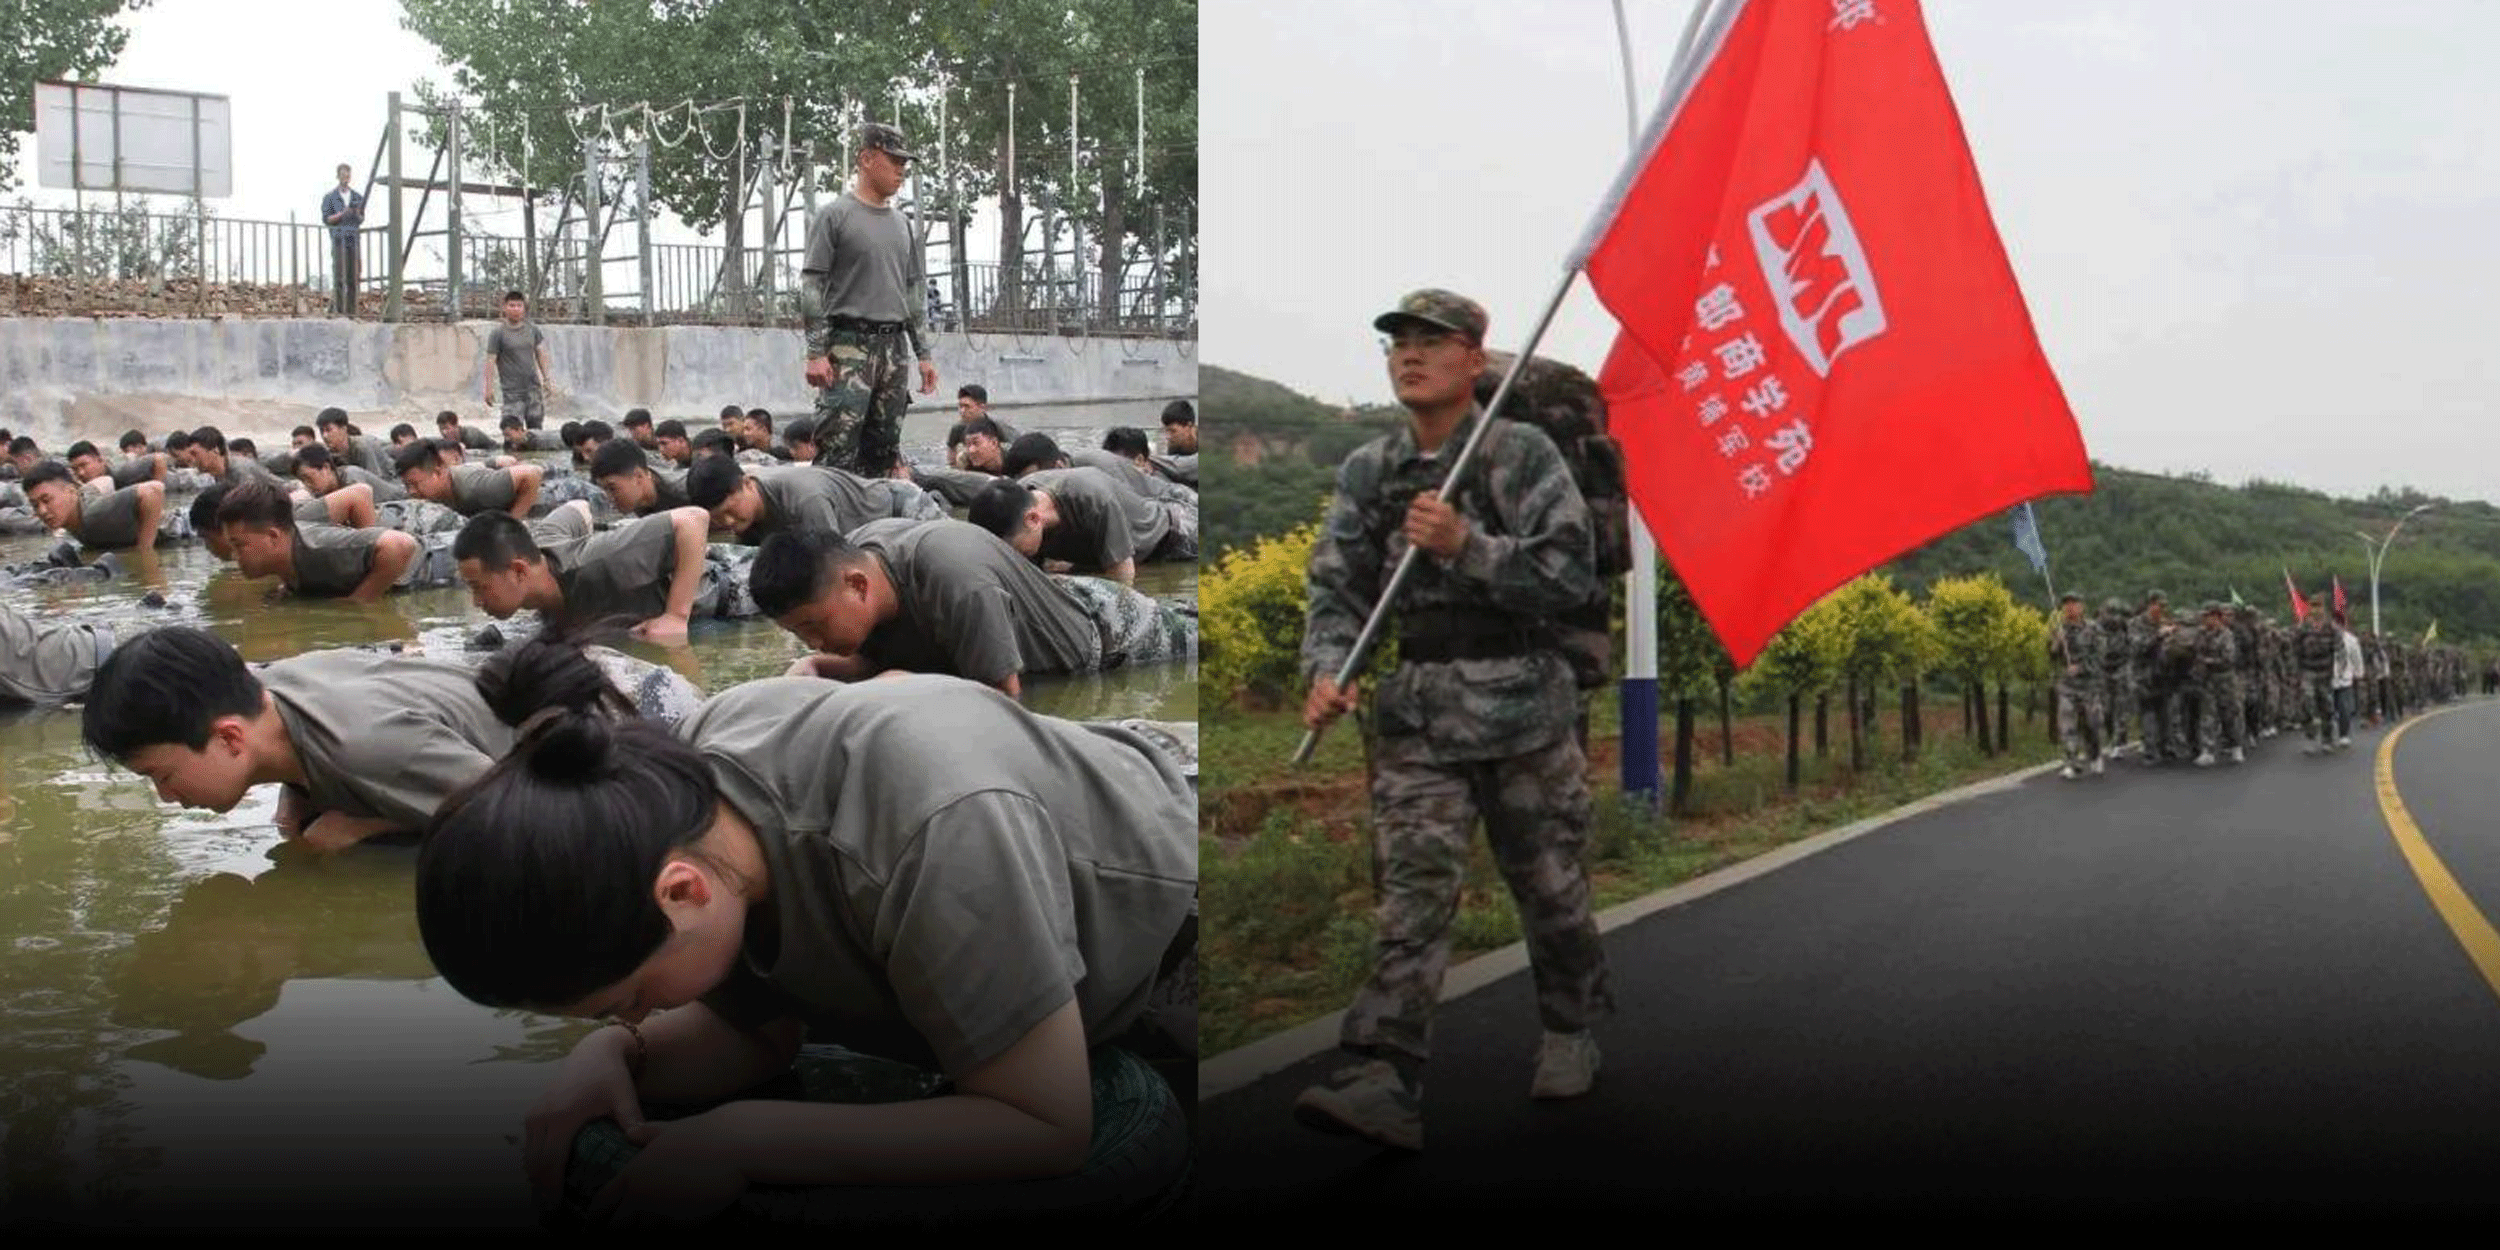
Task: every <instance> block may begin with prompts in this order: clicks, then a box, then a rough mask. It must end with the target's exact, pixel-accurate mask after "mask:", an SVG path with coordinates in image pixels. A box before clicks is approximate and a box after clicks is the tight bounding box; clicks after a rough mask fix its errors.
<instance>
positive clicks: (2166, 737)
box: [2162, 681, 2211, 760]
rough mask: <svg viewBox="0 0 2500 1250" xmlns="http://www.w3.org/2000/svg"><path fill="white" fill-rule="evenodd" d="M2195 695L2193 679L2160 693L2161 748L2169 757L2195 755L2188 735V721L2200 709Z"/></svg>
mask: <svg viewBox="0 0 2500 1250" xmlns="http://www.w3.org/2000/svg"><path fill="white" fill-rule="evenodd" d="M2196 696H2197V688H2196V683H2195V682H2193V681H2183V682H2180V683H2179V684H2178V685H2175V686H2172V687H2170V688H2169V689H2168V690H2166V691H2164V692H2163V694H2162V748H2163V750H2164V751H2165V752H2166V753H2167V754H2168V756H2169V758H2171V759H2174V760H2185V759H2194V758H2195V757H2196V752H2195V751H2194V750H2192V749H2191V747H2192V745H2193V744H2192V743H2191V742H2190V741H2189V735H2188V722H2189V720H2190V719H2191V718H2194V717H2195V716H2196V714H2197V712H2198V711H2199V710H2200V709H2199V708H2198V707H2197V705H2196ZM2204 719H2211V718H2209V717H2208V718H2204ZM2197 737H2199V738H2201V737H2203V735H2202V734H2199V735H2197Z"/></svg>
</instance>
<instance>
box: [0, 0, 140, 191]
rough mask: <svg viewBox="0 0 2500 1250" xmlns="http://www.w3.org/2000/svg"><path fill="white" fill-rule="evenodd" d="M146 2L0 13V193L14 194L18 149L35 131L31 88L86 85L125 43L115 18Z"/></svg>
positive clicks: (111, 0) (68, 2) (55, 2)
mask: <svg viewBox="0 0 2500 1250" xmlns="http://www.w3.org/2000/svg"><path fill="white" fill-rule="evenodd" d="M147 4H148V0H31V2H25V0H22V2H21V3H17V4H11V5H9V6H7V8H6V9H5V10H0V14H4V15H0V117H6V118H7V119H8V120H7V121H6V122H0V192H9V191H14V190H16V189H17V174H16V170H17V153H18V145H19V143H20V142H22V141H23V138H24V136H25V135H27V134H29V133H31V132H32V131H33V130H34V119H35V84H36V83H38V82H43V81H79V82H84V81H90V80H91V76H92V75H93V74H95V72H96V71H98V70H101V69H103V68H104V67H105V66H107V65H111V64H112V63H113V58H115V57H117V56H120V55H121V54H122V48H123V46H124V45H126V44H128V43H129V42H130V28H129V27H127V26H124V25H122V24H121V23H120V22H119V21H118V20H117V19H119V18H120V17H121V15H122V14H123V13H125V12H135V11H137V10H139V9H142V8H145V7H147Z"/></svg>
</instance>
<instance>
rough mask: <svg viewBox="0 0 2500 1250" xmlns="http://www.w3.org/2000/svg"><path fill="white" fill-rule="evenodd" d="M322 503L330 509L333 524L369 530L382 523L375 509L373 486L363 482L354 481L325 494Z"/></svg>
mask: <svg viewBox="0 0 2500 1250" xmlns="http://www.w3.org/2000/svg"><path fill="white" fill-rule="evenodd" d="M321 504H322V506H323V507H325V508H328V509H329V510H330V523H331V524H333V525H343V526H346V527H347V528H349V529H352V530H369V529H372V528H373V527H374V526H376V525H378V524H380V523H381V522H380V521H378V520H377V519H376V514H375V513H374V510H373V488H372V487H370V486H367V485H365V484H364V483H362V482H353V483H350V484H348V485H346V486H342V487H339V488H338V489H337V490H334V491H331V492H330V493H329V494H327V495H323V496H322V497H321Z"/></svg>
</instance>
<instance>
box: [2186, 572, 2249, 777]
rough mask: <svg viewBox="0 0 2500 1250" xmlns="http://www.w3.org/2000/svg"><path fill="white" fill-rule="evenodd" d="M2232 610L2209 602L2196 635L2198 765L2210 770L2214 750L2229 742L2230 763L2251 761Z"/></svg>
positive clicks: (2237, 641) (2237, 640) (2237, 642)
mask: <svg viewBox="0 0 2500 1250" xmlns="http://www.w3.org/2000/svg"><path fill="white" fill-rule="evenodd" d="M2230 615H2231V612H2230V609H2229V608H2228V607H2226V606H2224V605H2223V604H2221V603H2218V602H2214V601H2211V600H2208V601H2207V602H2206V604H2205V623H2204V626H2203V628H2201V629H2199V630H2197V632H2196V747H2197V751H2196V766H2197V767H2198V768H2211V767H2213V765H2214V759H2215V754H2214V753H2215V749H2216V748H2218V747H2220V746H2221V745H2222V744H2223V743H2225V742H2228V743H2230V746H2231V762H2232V763H2234V764H2239V763H2245V762H2246V761H2247V759H2248V750H2247V745H2248V734H2247V729H2246V727H2245V725H2244V724H2243V722H2242V721H2241V720H2240V705H2241V701H2242V700H2241V696H2240V674H2239V667H2240V655H2239V639H2238V637H2237V636H2235V635H2234V634H2233V633H2232V631H2231V622H2230Z"/></svg>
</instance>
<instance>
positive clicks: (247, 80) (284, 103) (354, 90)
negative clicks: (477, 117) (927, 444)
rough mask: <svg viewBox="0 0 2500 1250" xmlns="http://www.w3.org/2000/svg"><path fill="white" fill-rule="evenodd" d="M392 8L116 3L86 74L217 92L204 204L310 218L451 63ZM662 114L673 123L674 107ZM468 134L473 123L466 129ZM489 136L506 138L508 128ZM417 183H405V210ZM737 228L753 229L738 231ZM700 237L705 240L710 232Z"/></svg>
mask: <svg viewBox="0 0 2500 1250" xmlns="http://www.w3.org/2000/svg"><path fill="white" fill-rule="evenodd" d="M400 16H401V9H400V6H399V4H398V3H397V0H155V2H154V3H153V4H151V5H149V6H148V7H147V8H145V9H141V10H139V11H137V12H135V13H127V14H124V15H123V17H122V19H121V20H122V22H123V24H124V25H126V26H128V27H129V28H130V29H131V32H132V34H131V38H130V42H129V43H128V44H127V45H126V46H125V47H124V48H123V49H122V54H121V56H120V58H119V59H118V60H116V61H115V63H114V64H113V65H112V66H111V67H109V68H107V69H104V70H102V71H100V72H98V73H97V74H96V75H95V76H94V78H93V80H92V81H96V82H100V83H110V84H113V85H116V86H125V87H154V88H159V89H163V90H172V91H191V92H200V93H204V94H209V95H223V96H226V97H228V99H229V101H230V104H231V107H232V110H233V119H234V152H233V161H234V195H233V196H232V197H230V198H227V199H222V200H211V201H210V202H209V209H210V211H211V212H213V213H215V214H216V215H217V216H218V217H221V218H229V219H247V220H259V221H278V222H283V221H286V220H288V215H289V214H290V213H291V214H293V215H294V219H295V220H296V221H299V222H303V223H308V224H309V223H318V222H319V221H320V219H321V197H322V196H324V195H327V194H328V193H329V191H330V188H331V187H333V186H335V185H336V184H337V175H336V173H335V172H334V171H335V170H336V168H337V166H338V165H339V163H340V162H342V161H344V162H346V163H347V164H349V165H352V166H354V167H355V174H354V185H355V186H356V187H357V188H358V189H359V190H362V189H364V187H365V185H366V174H367V170H368V169H369V168H371V167H372V166H373V163H374V156H375V149H376V146H377V144H379V142H380V141H381V138H382V131H383V127H384V125H385V124H386V123H387V122H388V119H389V115H390V105H389V96H390V93H391V92H392V91H393V90H398V91H400V92H402V93H403V98H404V99H405V100H406V101H407V102H408V103H410V104H414V103H416V102H417V101H416V94H415V90H414V87H415V84H416V83H417V82H418V81H419V80H421V79H422V80H426V81H430V82H433V83H434V84H436V85H437V86H438V87H443V88H446V89H447V88H448V87H449V85H450V83H451V72H450V70H449V69H448V68H446V67H445V66H444V65H443V64H442V63H441V60H440V58H439V57H437V56H436V54H435V52H434V47H433V45H432V44H429V43H427V42H426V41H425V40H424V39H422V38H419V37H418V36H417V35H416V34H415V33H414V32H411V31H409V30H407V29H406V28H405V27H403V26H401V25H400ZM724 81H727V80H724ZM733 93H734V88H724V90H723V93H722V94H723V95H729V94H733ZM654 103H655V104H675V103H677V101H674V100H670V101H654ZM776 120H778V119H777V118H776ZM417 124H418V123H417V122H416V121H415V120H414V119H412V120H411V122H410V126H411V131H410V133H411V135H412V136H413V135H414V133H415V130H414V127H415V126H416V125H417ZM669 124H670V125H671V126H678V125H682V124H683V115H682V114H680V115H679V116H678V117H676V118H673V119H671V120H670V123H669ZM913 138H915V139H918V140H920V141H921V142H923V143H924V144H925V145H926V146H927V147H929V148H930V149H932V150H934V148H935V147H936V142H935V136H913ZM475 139H476V136H475V135H474V134H473V135H472V136H471V140H470V141H472V142H474V141H475ZM549 140H550V136H546V135H541V134H536V133H533V134H532V136H531V142H532V144H533V146H543V145H544V144H545V143H547V142H548V141H549ZM502 141H503V142H508V143H514V144H516V145H517V142H518V140H517V136H506V137H504V138H503V139H502ZM555 141H557V142H561V143H563V144H565V145H567V146H568V147H569V146H572V144H573V140H572V138H571V137H570V136H569V135H566V136H560V137H556V139H555ZM655 146H656V145H655ZM35 147H36V145H35V137H34V135H33V134H31V133H29V134H26V135H24V136H22V137H21V140H20V149H19V159H18V165H17V174H18V183H19V190H18V192H17V193H16V194H19V195H24V196H26V197H27V198H29V199H32V200H34V201H35V202H36V203H38V204H40V205H46V206H52V205H59V206H67V205H68V204H69V203H70V202H71V198H72V197H71V193H70V192H69V191H66V190H60V191H55V190H49V189H45V188H42V187H40V186H39V185H38V180H37V178H36V168H35V165H36V160H35V155H36V152H35ZM401 160H402V162H403V173H404V174H405V175H406V176H407V177H410V178H423V177H424V176H425V174H426V172H427V169H428V167H429V165H430V163H431V161H432V152H431V150H430V149H426V148H424V147H422V146H421V145H420V144H418V143H416V142H414V141H413V140H410V141H403V144H402V148H401ZM932 163H934V162H932ZM464 180H465V181H471V182H477V181H483V180H484V179H482V178H481V177H480V176H479V174H478V173H477V172H476V171H475V170H474V169H470V170H465V171H464ZM913 191H914V187H913V186H912V184H910V183H906V184H905V185H904V189H903V194H904V197H905V198H910V197H911V195H912V193H913ZM417 194H418V193H417V192H416V191H414V190H410V191H408V192H405V195H406V197H407V199H406V203H407V205H408V210H409V212H410V213H412V214H413V213H414V212H415V211H416V198H417ZM388 197H389V190H388V189H387V188H384V187H380V186H376V187H374V188H373V190H372V198H371V201H370V202H369V203H368V205H367V208H366V213H365V220H366V223H367V224H368V225H374V226H379V225H384V224H387V222H388V220H389V215H388V209H387V207H386V206H387V203H388ZM110 199H111V196H110V195H109V194H107V195H105V196H103V197H102V198H101V200H100V201H99V199H98V198H97V197H95V196H92V195H91V196H90V197H89V204H90V207H93V206H94V205H95V204H97V203H99V202H109V201H110ZM154 202H155V203H156V204H157V205H158V207H159V209H160V210H161V211H165V212H175V211H181V205H182V204H183V203H184V202H183V201H181V200H179V199H178V198H176V197H169V196H168V197H154ZM442 203H443V200H442V197H441V196H440V195H437V196H435V197H434V199H433V201H432V203H431V205H430V206H429V207H428V208H427V210H426V214H427V215H426V220H425V222H424V223H423V228H425V229H429V230H439V229H441V228H442V225H443V220H442ZM462 208H463V211H464V216H465V217H466V218H467V221H468V223H469V224H470V225H471V226H472V227H474V228H476V229H479V230H484V231H489V232H492V233H495V234H501V235H505V236H507V237H518V236H519V234H520V233H521V213H520V204H519V202H518V201H517V200H511V199H502V200H489V199H483V198H482V197H477V196H470V197H466V199H465V201H464V203H463V205H462ZM552 213H553V207H552V204H551V203H550V204H549V205H546V206H543V207H542V210H541V216H542V220H541V221H540V223H539V228H540V229H541V230H545V229H548V228H549V227H550V225H551V218H552ZM750 220H752V221H755V222H756V223H758V225H759V226H760V222H761V213H760V211H752V212H751V216H750ZM632 229H633V226H632V222H631V220H630V219H628V220H626V221H621V222H619V223H618V225H617V227H616V229H615V230H614V232H612V233H611V235H610V236H609V255H610V256H611V257H618V256H627V255H630V251H629V249H630V248H631V246H632V243H631V240H632V237H633V236H632ZM783 229H784V235H783V239H784V245H785V246H796V245H797V244H798V243H799V242H802V241H804V235H803V234H797V235H794V234H793V233H792V232H796V231H801V230H803V229H804V225H803V223H802V222H801V221H800V220H799V218H798V217H797V216H795V215H794V216H792V217H791V218H790V220H789V222H788V223H787V224H786V225H785V226H784V227H783ZM996 230H997V227H996V223H995V222H994V221H987V220H984V219H983V218H980V217H976V219H975V221H974V225H973V229H972V230H971V231H970V232H969V233H970V235H971V238H972V243H973V247H974V251H973V256H972V258H973V259H975V260H991V259H995V256H996V244H995V238H996ZM749 237H750V238H753V237H755V236H754V233H753V231H752V230H750V235H749ZM652 238H653V239H654V240H655V241H658V242H668V243H674V242H695V241H699V240H704V239H705V236H701V235H697V234H695V233H694V232H693V231H690V230H687V229H686V228H685V227H684V226H683V225H682V224H681V223H679V222H677V221H676V220H675V219H674V218H672V217H668V216H667V215H665V214H662V215H661V216H660V217H659V218H658V219H657V221H656V222H655V224H654V226H653V228H652ZM709 241H713V242H717V241H718V234H717V231H715V232H714V233H713V235H711V236H710V238H709ZM441 256H442V241H441V240H440V239H439V238H436V239H431V240H422V241H420V243H419V245H418V258H417V260H415V261H412V264H415V265H417V266H419V267H420V268H421V269H425V270H427V271H430V272H434V273H439V272H440V264H441ZM429 258H430V262H431V263H430V264H428V260H429ZM633 281H634V278H633V274H632V267H631V266H630V265H627V264H624V263H621V262H615V261H612V268H611V271H610V273H609V276H608V279H607V284H608V289H609V290H610V291H611V292H616V291H629V290H632V289H633V288H632V285H631V284H632V282H633ZM620 284H621V285H620Z"/></svg>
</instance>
